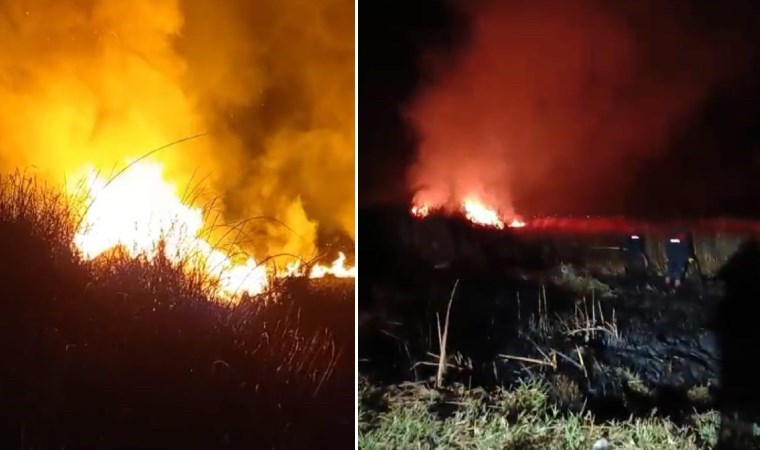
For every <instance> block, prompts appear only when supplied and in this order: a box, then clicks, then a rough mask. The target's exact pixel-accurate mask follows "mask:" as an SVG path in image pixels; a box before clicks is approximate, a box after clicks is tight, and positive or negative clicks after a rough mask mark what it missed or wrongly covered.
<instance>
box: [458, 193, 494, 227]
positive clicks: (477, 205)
mask: <svg viewBox="0 0 760 450" xmlns="http://www.w3.org/2000/svg"><path fill="white" fill-rule="evenodd" d="M462 210H463V211H464V215H465V216H466V217H467V219H469V220H470V222H472V223H476V224H478V225H484V226H487V227H494V228H498V229H500V230H501V229H503V228H504V221H503V220H501V218H499V213H498V212H497V211H496V210H494V209H491V208H489V207H487V206H486V205H484V204H483V203H481V202H480V201H478V200H475V199H467V200H465V201H464V202H462Z"/></svg>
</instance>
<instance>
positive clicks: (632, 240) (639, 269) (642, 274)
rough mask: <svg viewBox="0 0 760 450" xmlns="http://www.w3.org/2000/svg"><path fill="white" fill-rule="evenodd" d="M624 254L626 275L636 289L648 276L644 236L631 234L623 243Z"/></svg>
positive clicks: (647, 259)
mask: <svg viewBox="0 0 760 450" xmlns="http://www.w3.org/2000/svg"><path fill="white" fill-rule="evenodd" d="M623 252H624V253H625V270H626V274H627V275H628V276H629V277H630V278H631V279H632V280H633V281H634V283H635V284H636V287H637V288H640V287H641V285H642V284H644V283H646V279H647V277H648V274H649V258H647V252H646V243H645V241H644V236H643V235H639V234H632V235H630V236H628V237H627V238H626V239H625V242H624V243H623Z"/></svg>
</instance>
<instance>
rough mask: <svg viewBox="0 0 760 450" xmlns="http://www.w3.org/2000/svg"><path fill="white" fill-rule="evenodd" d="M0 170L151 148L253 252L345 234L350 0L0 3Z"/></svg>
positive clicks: (349, 225) (75, 166)
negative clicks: (209, 198)
mask: <svg viewBox="0 0 760 450" xmlns="http://www.w3.org/2000/svg"><path fill="white" fill-rule="evenodd" d="M0 46H1V47H2V52H0V104H1V105H2V108H0V169H2V170H14V169H16V168H19V167H20V168H26V167H29V166H34V167H36V170H37V171H38V172H39V173H42V174H44V176H46V177H49V178H50V179H52V180H62V179H63V178H62V177H63V176H67V177H69V178H76V177H78V176H82V175H83V174H84V173H85V171H87V170H91V168H96V169H100V170H102V171H104V172H106V173H108V172H109V171H110V170H111V169H112V168H113V167H114V166H117V169H118V168H121V167H123V166H124V164H125V163H126V162H128V161H129V160H133V159H135V158H138V157H140V156H142V155H143V154H145V153H147V152H148V151H150V150H152V149H155V148H157V147H160V146H163V145H165V144H168V143H170V142H173V141H176V140H178V139H182V138H185V137H189V136H193V135H196V134H199V133H207V134H205V135H204V136H203V137H200V138H197V139H193V140H191V141H187V142H184V143H181V144H178V145H176V146H174V147H170V148H167V149H164V150H161V151H159V152H156V153H155V154H154V155H152V156H151V158H152V159H154V160H158V161H160V162H161V163H162V164H163V165H164V166H165V176H166V177H167V178H168V179H169V180H171V181H172V182H174V183H176V184H177V185H178V186H179V187H180V190H181V189H184V187H185V186H187V185H190V184H193V183H199V182H200V181H201V180H203V181H204V182H205V184H207V185H208V186H210V188H211V189H212V191H213V192H214V195H216V196H218V197H219V199H220V200H219V206H221V208H222V210H223V212H224V216H225V217H224V218H225V219H226V220H228V221H234V220H239V219H244V218H247V217H258V216H267V217H271V218H274V219H276V220H278V221H280V222H282V223H285V224H286V225H287V226H288V227H289V228H291V229H292V231H291V230H289V229H287V228H285V227H283V226H281V225H279V224H277V223H275V222H273V221H268V222H267V221H253V222H251V223H250V224H248V225H247V226H246V227H247V228H248V229H247V231H249V232H250V233H251V234H252V235H253V236H252V238H251V240H250V246H251V248H249V249H248V250H250V251H252V252H253V253H254V254H255V255H256V256H258V257H262V256H263V255H265V254H273V253H280V252H289V253H295V254H299V255H305V256H310V254H312V253H313V251H314V249H315V246H316V245H317V240H318V236H320V235H347V236H349V237H350V238H351V239H353V238H354V188H353V186H354V144H353V143H354V138H353V136H354V109H353V104H354V102H353V95H354V6H353V1H352V0H319V1H304V0H284V1H283V0H266V1H260V2H248V1H245V0H219V1H214V2H204V1H193V0H158V1H155V0H133V1H122V0H72V1H66V2H62V1H58V0H34V1H32V0H26V1H25V0H0Z"/></svg>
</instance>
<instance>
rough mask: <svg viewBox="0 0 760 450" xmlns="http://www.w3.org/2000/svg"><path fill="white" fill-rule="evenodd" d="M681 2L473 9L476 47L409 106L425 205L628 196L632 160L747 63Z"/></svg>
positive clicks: (528, 206) (507, 208)
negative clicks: (728, 57) (731, 56)
mask: <svg viewBox="0 0 760 450" xmlns="http://www.w3.org/2000/svg"><path fill="white" fill-rule="evenodd" d="M613 3H615V4H614V5H613ZM625 3H630V5H627V6H623V5H624V4H625ZM664 3H668V5H667V6H666V5H664ZM675 3H677V2H657V1H638V2H604V1H601V0H599V1H594V0H556V1H554V0H524V1H511V2H506V1H505V2H498V1H491V2H486V3H482V2H479V3H478V6H477V7H474V8H470V9H469V14H470V19H471V20H470V26H471V28H470V35H469V41H468V42H467V44H466V46H465V49H464V50H463V51H462V52H461V53H460V54H459V55H457V57H456V58H455V59H454V60H453V61H450V62H449V63H447V64H439V65H438V66H437V67H436V71H435V73H434V74H433V77H432V78H433V81H432V82H431V83H430V84H428V85H426V86H425V87H424V89H423V90H422V91H421V93H420V95H419V96H418V97H417V99H416V101H415V102H414V103H413V105H412V107H411V108H410V109H409V111H407V113H408V118H409V120H410V121H411V123H412V125H413V126H414V128H415V129H416V131H417V132H418V135H419V139H420V143H419V149H418V150H419V151H418V159H417V161H416V163H415V165H414V166H413V167H412V169H411V171H410V180H409V181H410V183H411V184H412V185H413V186H418V187H420V190H419V191H418V193H417V198H416V201H417V203H425V204H431V205H443V204H446V203H449V204H451V203H452V202H453V203H454V204H456V203H457V202H461V200H462V199H463V198H465V197H468V196H475V197H477V198H479V199H480V200H482V201H483V202H485V203H487V204H490V205H493V206H494V207H495V208H498V209H500V210H502V211H504V212H506V213H510V212H512V208H513V206H516V207H517V209H518V211H517V212H518V213H526V214H529V213H531V212H533V211H543V212H546V211H552V210H554V211H557V210H558V209H563V208H564V209H565V210H566V209H568V208H578V209H581V210H582V209H584V208H588V207H590V206H593V205H595V204H600V203H605V202H606V203H614V202H621V201H622V200H623V196H624V190H625V189H630V188H631V187H632V186H634V185H635V184H636V183H639V182H642V180H637V179H631V178H632V176H631V174H633V173H635V172H634V171H633V170H631V169H632V168H634V167H635V166H636V165H637V163H640V162H641V161H643V160H646V159H647V158H653V157H657V156H658V155H662V154H663V153H664V152H665V151H667V149H668V146H669V145H670V144H671V143H672V141H673V140H674V139H675V138H676V137H677V136H678V135H679V133H683V131H684V128H683V127H684V124H685V123H686V121H687V120H688V119H690V117H691V116H692V115H693V114H694V113H695V111H698V109H699V107H700V105H701V104H702V102H703V101H704V100H705V99H706V98H707V96H708V95H709V94H710V92H711V91H712V90H713V89H714V88H715V87H716V85H717V84H718V83H719V82H721V81H723V80H725V79H726V78H725V77H726V76H727V75H731V74H733V73H735V72H736V64H733V65H728V64H726V63H725V61H722V60H723V59H725V58H723V57H722V56H724V55H725V54H726V49H727V45H730V44H729V39H727V38H725V37H724V36H720V35H716V33H715V32H709V33H708V32H707V31H706V30H705V27H704V26H703V25H701V24H698V23H697V21H696V19H695V16H693V15H691V14H690V12H691V11H690V10H688V9H687V8H685V7H684V5H685V4H684V3H678V6H677V7H674V6H673V5H674V4H675ZM631 5H633V6H631ZM734 53H736V52H734ZM644 181H645V180H644Z"/></svg>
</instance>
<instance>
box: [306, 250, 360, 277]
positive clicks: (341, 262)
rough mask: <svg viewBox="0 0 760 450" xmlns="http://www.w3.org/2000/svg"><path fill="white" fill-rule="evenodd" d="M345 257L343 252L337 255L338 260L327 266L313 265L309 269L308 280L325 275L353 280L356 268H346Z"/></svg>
mask: <svg viewBox="0 0 760 450" xmlns="http://www.w3.org/2000/svg"><path fill="white" fill-rule="evenodd" d="M345 264H346V255H344V254H343V252H341V253H339V254H338V258H337V259H336V260H335V261H333V263H332V264H331V265H329V266H322V265H319V264H317V265H315V266H314V267H312V268H311V272H310V273H309V278H322V277H324V276H326V275H332V276H334V277H337V278H355V277H356V267H346V265H345Z"/></svg>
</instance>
